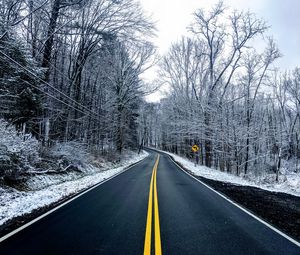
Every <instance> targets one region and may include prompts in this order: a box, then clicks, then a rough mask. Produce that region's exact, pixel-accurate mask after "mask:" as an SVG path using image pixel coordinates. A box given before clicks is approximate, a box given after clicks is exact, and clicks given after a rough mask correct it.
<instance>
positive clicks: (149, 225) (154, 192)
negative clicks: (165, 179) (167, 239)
mask: <svg viewBox="0 0 300 255" xmlns="http://www.w3.org/2000/svg"><path fill="white" fill-rule="evenodd" d="M158 162H159V155H158V156H157V159H156V162H155V164H154V167H153V170H152V176H151V182H150V191H149V201H148V212H147V224H146V234H145V245H144V255H150V254H151V238H152V235H151V232H152V214H153V196H154V243H155V255H161V254H162V252H161V241H160V226H159V213H158V199H157V187H156V173H157V166H158Z"/></svg>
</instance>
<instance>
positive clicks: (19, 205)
mask: <svg viewBox="0 0 300 255" xmlns="http://www.w3.org/2000/svg"><path fill="white" fill-rule="evenodd" d="M147 156H148V153H147V152H145V151H143V153H141V154H140V155H137V154H135V155H132V154H130V157H129V156H128V157H126V159H124V160H122V161H121V162H120V163H119V166H118V167H116V168H113V169H110V170H106V171H103V170H102V171H100V170H99V169H98V172H94V173H93V174H90V175H86V176H84V177H82V178H79V179H76V180H70V181H67V182H66V181H65V182H62V183H59V184H53V185H51V186H48V187H47V188H44V189H40V190H34V191H26V192H25V191H22V192H21V191H17V190H15V189H13V188H9V189H2V188H1V187H0V225H2V224H4V223H5V222H6V221H8V220H10V219H12V218H14V217H17V216H21V215H23V214H26V213H30V212H32V211H33V210H35V209H38V208H41V207H43V206H46V205H49V204H51V203H54V202H57V201H59V200H60V199H62V198H64V197H66V196H68V195H71V194H74V193H77V192H79V191H81V190H83V189H86V188H88V187H91V186H93V185H95V184H97V183H99V182H101V181H103V180H105V179H107V178H109V177H111V176H113V175H115V174H117V173H120V172H122V171H124V169H125V168H126V167H128V166H129V165H131V164H133V163H136V162H138V161H140V160H142V159H144V158H145V157H147ZM94 170H95V171H96V169H94ZM40 178H41V179H40V180H39V182H40V181H42V180H43V178H44V182H48V181H49V178H48V177H47V176H43V178H42V177H40ZM39 182H37V183H39Z"/></svg>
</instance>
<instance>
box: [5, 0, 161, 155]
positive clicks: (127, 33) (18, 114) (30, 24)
mask: <svg viewBox="0 0 300 255" xmlns="http://www.w3.org/2000/svg"><path fill="white" fill-rule="evenodd" d="M0 12H1V20H0V27H1V37H0V38H1V39H0V62H1V65H0V79H1V80H0V95H1V105H0V117H1V118H4V119H5V120H7V121H9V123H11V124H13V125H15V126H16V127H17V129H18V130H20V131H22V132H23V133H32V134H33V135H34V136H35V137H36V138H37V139H38V140H39V141H41V142H42V143H43V145H44V146H52V145H53V144H55V143H56V142H67V141H79V142H82V143H85V144H87V145H88V146H91V147H93V148H95V149H97V150H98V151H101V152H102V153H107V152H109V151H118V152H119V153H121V152H122V150H123V149H124V148H136V147H137V146H138V143H139V141H138V136H137V133H138V129H137V124H136V122H137V117H138V114H137V112H138V111H139V102H140V101H142V100H143V96H144V94H145V93H147V88H145V87H144V86H142V85H143V82H142V80H141V79H140V77H139V76H140V74H141V73H143V72H144V71H145V69H146V68H148V67H149V65H151V63H152V62H153V61H154V59H155V48H154V46H153V45H152V44H151V43H150V41H149V39H150V38H151V37H152V36H153V35H154V32H155V28H154V25H153V23H152V21H151V19H150V18H149V17H147V16H146V15H145V14H144V12H143V10H142V8H141V6H140V4H139V3H137V2H135V1H132V0H126V1H114V0H97V1H96V0H75V1H68V0H67V1H65V0H53V1H50V0H46V1H45V0H40V1H32V0H14V1H11V0H3V1H1V6H0Z"/></svg>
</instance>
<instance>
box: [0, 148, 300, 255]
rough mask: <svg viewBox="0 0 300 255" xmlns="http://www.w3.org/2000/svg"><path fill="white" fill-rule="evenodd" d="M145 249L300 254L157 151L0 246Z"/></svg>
mask: <svg viewBox="0 0 300 255" xmlns="http://www.w3.org/2000/svg"><path fill="white" fill-rule="evenodd" d="M149 191H151V192H149ZM283 217H284V216H283ZM143 253H144V254H161V253H162V254H172V255H173V254H174V255H180V254H183V255H188V254H197V255H199V254H222V255H224V254H230V255H232V254H288V255H289V254H298V255H299V254H300V248H299V247H298V246H297V245H295V244H294V243H292V242H291V241H289V240H288V239H286V238H284V237H283V236H281V235H280V234H278V233H276V232H275V231H273V230H272V229H270V228H269V227H267V226H266V225H264V224H262V223H261V222H260V221H257V220H256V219H254V218H253V217H251V216H250V215H248V214H247V213H245V212H244V211H242V210H241V209H239V208H238V207H236V206H234V205H233V204H231V203H230V202H228V201H227V200H225V199H224V198H222V197H221V196H219V195H218V194H216V193H215V192H213V191H212V190H210V189H209V188H207V187H205V186H204V185H202V184H201V183H199V182H198V181H196V180H195V179H193V178H191V177H190V176H188V175H187V174H185V173H184V172H183V171H182V170H180V169H179V168H178V167H177V166H176V165H175V164H174V163H173V162H172V161H171V159H170V158H169V157H168V156H166V155H164V154H161V155H160V157H159V159H158V157H157V153H152V154H151V155H150V156H149V157H148V158H147V159H145V160H144V161H142V162H141V163H139V164H137V165H136V166H134V167H132V168H131V169H129V170H128V171H126V172H124V173H122V174H120V175H118V176H117V177H115V178H113V179H111V180H110V181H108V182H105V183H103V184H102V185H100V186H98V187H97V188H95V189H93V190H91V191H89V192H88V193H85V194H84V195H82V196H80V197H79V198H77V199H75V200H73V201H72V202H70V203H68V204H67V205H65V206H63V207H61V208H59V209H58V210H56V211H55V212H53V213H51V214H49V215H47V216H46V217H44V218H42V219H41V220H39V221H37V222H36V223H34V224H32V225H30V226H29V227H27V228H25V229H23V230H22V231H20V232H18V233H16V234H15V235H13V236H11V237H9V238H8V239H6V240H4V241H3V242H1V243H0V254H1V255H6V254H7V255H14V254H30V255H34V254H38V255H40V254H41V255H46V254H53V255H54V254H55V255H59V254H64V255H66V254H118V255H119V254H126V255H127V254H143Z"/></svg>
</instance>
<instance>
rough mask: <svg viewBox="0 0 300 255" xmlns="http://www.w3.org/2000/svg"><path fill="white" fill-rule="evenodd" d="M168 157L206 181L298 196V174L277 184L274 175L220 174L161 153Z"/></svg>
mask: <svg viewBox="0 0 300 255" xmlns="http://www.w3.org/2000/svg"><path fill="white" fill-rule="evenodd" d="M155 150H156V149H155ZM162 152H164V153H166V154H168V155H170V156H171V157H172V158H173V159H174V160H175V161H176V162H177V163H179V164H180V165H182V166H183V167H184V168H185V169H187V170H189V171H190V172H192V173H193V174H194V175H196V176H201V177H204V178H207V179H211V180H216V181H221V182H227V183H232V184H235V185H241V186H251V187H256V188H260V189H264V190H268V191H272V192H283V193H286V194H290V195H294V196H300V174H299V173H286V174H285V175H282V176H281V178H279V182H278V183H276V182H275V174H269V175H265V176H252V175H247V176H236V175H233V174H230V173H226V172H221V171H220V170H216V169H213V168H208V167H206V166H200V165H197V166H195V164H194V162H191V161H190V160H188V159H186V158H183V157H180V156H178V155H176V154H173V153H170V152H166V151H162Z"/></svg>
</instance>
